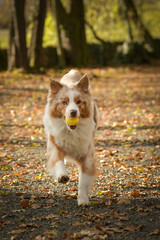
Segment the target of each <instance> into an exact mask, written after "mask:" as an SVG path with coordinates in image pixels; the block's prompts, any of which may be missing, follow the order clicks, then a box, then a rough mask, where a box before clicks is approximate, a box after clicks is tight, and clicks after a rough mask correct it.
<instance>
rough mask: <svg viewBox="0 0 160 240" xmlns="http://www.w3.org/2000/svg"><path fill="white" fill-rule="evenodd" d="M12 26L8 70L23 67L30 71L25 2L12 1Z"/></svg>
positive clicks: (23, 0)
mask: <svg viewBox="0 0 160 240" xmlns="http://www.w3.org/2000/svg"><path fill="white" fill-rule="evenodd" d="M10 7H11V24H10V46H9V51H8V59H9V60H8V68H9V70H12V69H13V68H14V67H17V68H19V67H21V68H24V69H25V70H28V69H29V64H28V57H27V47H26V27H25V17H24V8H25V0H11V1H10Z"/></svg>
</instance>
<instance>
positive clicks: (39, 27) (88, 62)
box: [0, 0, 160, 70]
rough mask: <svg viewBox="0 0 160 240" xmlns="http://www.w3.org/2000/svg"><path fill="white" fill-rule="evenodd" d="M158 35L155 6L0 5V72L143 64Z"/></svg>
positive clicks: (87, 1) (22, 0)
mask: <svg viewBox="0 0 160 240" xmlns="http://www.w3.org/2000/svg"><path fill="white" fill-rule="evenodd" d="M159 30H160V1H157V0H145V1H144V0H114V1H112V0H95V1H93V0H84V1H83V0H76V1H74V0H70V1H64V0H48V1H47V0H43V1H42V0H36V1H33V0H12V1H8V0H7V1H5V0H0V69H1V70H6V69H7V68H8V69H9V70H13V69H15V68H19V67H20V68H24V69H26V70H31V69H37V70H43V69H44V68H51V67H55V66H56V67H57V66H58V67H65V66H68V65H69V66H71V65H72V66H74V67H79V66H106V65H111V64H112V65H113V64H121V63H138V64H139V63H143V62H145V63H146V62H150V61H151V60H152V59H154V58H159V57H160V31H159Z"/></svg>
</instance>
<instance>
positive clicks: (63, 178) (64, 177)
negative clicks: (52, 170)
mask: <svg viewBox="0 0 160 240" xmlns="http://www.w3.org/2000/svg"><path fill="white" fill-rule="evenodd" d="M68 181H69V177H68V176H61V177H58V182H59V183H67V182H68Z"/></svg>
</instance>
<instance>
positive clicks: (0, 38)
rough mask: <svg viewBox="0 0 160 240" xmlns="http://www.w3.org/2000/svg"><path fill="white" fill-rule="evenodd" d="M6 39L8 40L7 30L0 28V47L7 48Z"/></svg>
mask: <svg viewBox="0 0 160 240" xmlns="http://www.w3.org/2000/svg"><path fill="white" fill-rule="evenodd" d="M8 40H9V30H8V29H0V48H1V49H6V48H8Z"/></svg>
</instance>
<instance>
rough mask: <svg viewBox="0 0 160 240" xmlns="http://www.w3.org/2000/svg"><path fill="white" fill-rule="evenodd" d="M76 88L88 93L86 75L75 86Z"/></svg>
mask: <svg viewBox="0 0 160 240" xmlns="http://www.w3.org/2000/svg"><path fill="white" fill-rule="evenodd" d="M77 88H78V89H79V90H81V91H83V92H85V93H88V91H89V78H88V76H87V74H84V75H83V77H82V78H81V79H80V81H79V83H78V84H77Z"/></svg>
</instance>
